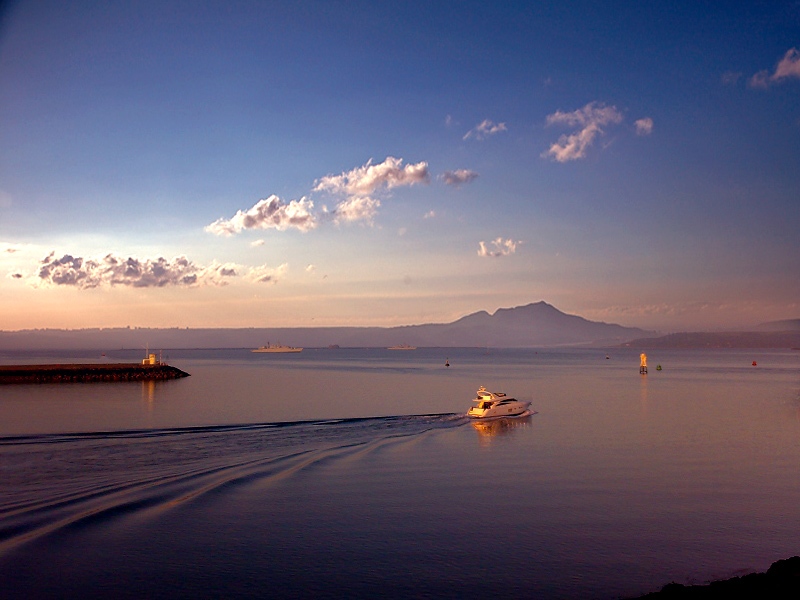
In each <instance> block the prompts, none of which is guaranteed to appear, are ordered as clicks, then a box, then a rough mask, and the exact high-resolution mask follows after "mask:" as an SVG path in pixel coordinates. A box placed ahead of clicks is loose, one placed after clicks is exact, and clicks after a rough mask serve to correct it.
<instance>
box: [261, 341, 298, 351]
mask: <svg viewBox="0 0 800 600" xmlns="http://www.w3.org/2000/svg"><path fill="white" fill-rule="evenodd" d="M302 351H303V349H302V348H295V347H294V346H282V345H280V344H270V343H267V345H266V346H261V347H260V348H256V349H255V350H251V352H302Z"/></svg>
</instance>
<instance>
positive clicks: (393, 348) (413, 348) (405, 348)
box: [387, 344, 417, 350]
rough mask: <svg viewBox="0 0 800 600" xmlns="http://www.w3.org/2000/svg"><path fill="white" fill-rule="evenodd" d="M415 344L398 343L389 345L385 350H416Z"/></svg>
mask: <svg viewBox="0 0 800 600" xmlns="http://www.w3.org/2000/svg"><path fill="white" fill-rule="evenodd" d="M416 349H417V347H416V346H409V345H408V344H400V345H399V346H389V347H388V348H387V350H416Z"/></svg>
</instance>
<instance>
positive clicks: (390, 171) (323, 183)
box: [314, 156, 430, 196]
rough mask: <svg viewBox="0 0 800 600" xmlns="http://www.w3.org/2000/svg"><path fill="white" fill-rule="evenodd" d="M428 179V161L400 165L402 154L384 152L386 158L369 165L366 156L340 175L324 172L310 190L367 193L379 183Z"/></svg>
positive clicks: (401, 183) (387, 184) (392, 185)
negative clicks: (359, 163)
mask: <svg viewBox="0 0 800 600" xmlns="http://www.w3.org/2000/svg"><path fill="white" fill-rule="evenodd" d="M429 181H430V174H429V172H428V163H426V162H424V161H423V162H418V163H417V164H414V165H406V166H403V159H402V158H395V157H393V156H387V157H386V160H384V161H383V162H382V163H380V164H377V165H373V164H372V159H370V160H369V161H367V164H365V165H364V166H363V167H356V168H355V169H353V170H352V171H347V172H346V173H342V174H341V175H326V176H325V177H322V178H321V179H319V180H318V181H317V185H316V186H315V187H314V191H315V192H319V191H327V192H330V193H332V194H344V195H347V196H369V195H370V194H374V193H375V192H376V191H377V190H378V189H380V188H381V187H385V188H386V189H392V188H395V187H400V186H406V185H414V184H416V183H428V182H429Z"/></svg>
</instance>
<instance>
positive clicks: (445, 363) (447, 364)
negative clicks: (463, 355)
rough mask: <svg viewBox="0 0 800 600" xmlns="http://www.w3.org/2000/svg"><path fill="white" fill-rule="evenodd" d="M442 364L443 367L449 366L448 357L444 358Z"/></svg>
mask: <svg viewBox="0 0 800 600" xmlns="http://www.w3.org/2000/svg"><path fill="white" fill-rule="evenodd" d="M444 366H445V367H449V366H450V359H449V358H446V359H445V360H444Z"/></svg>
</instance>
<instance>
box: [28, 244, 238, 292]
mask: <svg viewBox="0 0 800 600" xmlns="http://www.w3.org/2000/svg"><path fill="white" fill-rule="evenodd" d="M236 268H237V267H236V265H232V264H229V263H226V264H221V263H217V262H213V263H212V264H211V265H209V266H208V267H202V266H200V265H197V264H195V263H193V262H192V261H190V260H189V259H187V258H186V257H185V256H178V257H176V258H173V259H172V260H167V259H165V258H163V257H160V258H156V259H146V260H141V259H138V258H134V257H128V258H122V257H118V256H114V255H113V254H107V255H106V256H105V257H103V258H102V259H93V258H86V259H85V258H83V257H79V256H78V257H75V256H72V255H71V254H65V255H63V256H62V257H61V258H56V255H55V252H51V253H50V254H49V255H48V256H46V257H45V258H44V259H43V260H42V261H41V262H40V264H39V268H38V271H37V273H36V275H35V277H34V278H33V281H34V282H35V283H37V284H40V285H54V286H70V287H76V288H79V289H91V288H96V287H105V286H126V287H134V288H151V287H167V286H177V287H191V286H197V285H225V283H226V281H225V280H226V279H227V278H229V277H235V276H236V274H237V271H236ZM15 275H16V274H15Z"/></svg>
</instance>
